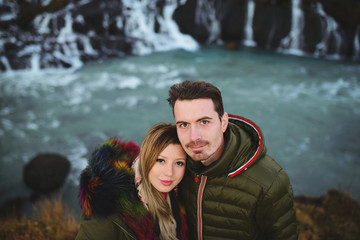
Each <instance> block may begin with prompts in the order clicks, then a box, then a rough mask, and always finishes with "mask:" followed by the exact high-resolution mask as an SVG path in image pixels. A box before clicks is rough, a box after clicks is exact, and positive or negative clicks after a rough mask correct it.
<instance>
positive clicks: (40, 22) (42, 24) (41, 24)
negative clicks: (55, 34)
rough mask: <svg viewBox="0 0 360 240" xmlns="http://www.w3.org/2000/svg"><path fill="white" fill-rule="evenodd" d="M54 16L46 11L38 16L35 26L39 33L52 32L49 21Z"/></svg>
mask: <svg viewBox="0 0 360 240" xmlns="http://www.w3.org/2000/svg"><path fill="white" fill-rule="evenodd" d="M51 18H52V14H49V13H45V14H43V15H39V16H36V18H35V19H34V26H35V27H36V29H37V31H38V33H40V34H47V33H50V28H49V22H50V20H51Z"/></svg>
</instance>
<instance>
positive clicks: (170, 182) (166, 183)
mask: <svg viewBox="0 0 360 240" xmlns="http://www.w3.org/2000/svg"><path fill="white" fill-rule="evenodd" d="M160 182H161V184H162V185H164V186H166V187H168V186H170V185H171V184H172V183H173V181H171V180H160Z"/></svg>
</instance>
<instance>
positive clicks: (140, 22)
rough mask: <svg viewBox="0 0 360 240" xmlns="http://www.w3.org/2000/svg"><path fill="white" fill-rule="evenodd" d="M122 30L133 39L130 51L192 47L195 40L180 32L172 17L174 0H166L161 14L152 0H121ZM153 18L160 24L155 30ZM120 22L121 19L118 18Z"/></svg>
mask: <svg viewBox="0 0 360 240" xmlns="http://www.w3.org/2000/svg"><path fill="white" fill-rule="evenodd" d="M123 4H124V12H123V14H124V16H125V18H126V24H125V26H124V27H125V28H124V30H125V32H126V35H127V36H128V37H131V38H134V39H136V40H137V41H136V43H135V46H134V49H133V53H134V54H138V55H144V54H148V53H151V52H153V51H167V50H171V49H176V48H183V49H185V50H189V51H192V50H196V49H197V48H198V44H197V43H196V41H195V40H194V39H193V38H191V37H190V36H188V35H184V34H182V33H180V31H179V28H178V26H177V25H176V23H175V22H174V20H173V19H172V14H173V12H174V10H175V8H176V7H177V3H176V0H171V1H167V3H166V5H165V6H164V8H163V16H161V14H158V13H157V8H156V2H155V1H152V0H143V1H134V0H124V1H123ZM155 19H156V20H157V22H158V23H159V24H160V29H159V32H155V24H156V22H155ZM119 24H120V25H123V23H121V22H119Z"/></svg>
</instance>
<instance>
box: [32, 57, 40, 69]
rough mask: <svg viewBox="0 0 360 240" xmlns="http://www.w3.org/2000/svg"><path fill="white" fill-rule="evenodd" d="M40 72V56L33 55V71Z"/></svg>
mask: <svg viewBox="0 0 360 240" xmlns="http://www.w3.org/2000/svg"><path fill="white" fill-rule="evenodd" d="M39 70H40V54H39V53H33V54H32V55H31V71H32V72H39Z"/></svg>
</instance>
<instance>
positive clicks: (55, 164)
mask: <svg viewBox="0 0 360 240" xmlns="http://www.w3.org/2000/svg"><path fill="white" fill-rule="evenodd" d="M69 171H70V162H69V160H68V159H67V158H66V157H64V156H61V155H59V154H52V153H44V154H39V155H37V156H36V157H34V158H33V159H31V160H30V161H29V162H28V163H27V164H26V165H25V167H24V171H23V177H24V182H25V184H26V186H28V187H29V188H31V189H32V190H33V191H35V192H38V193H45V194H46V193H51V192H54V191H56V190H58V189H60V188H61V186H62V185H63V184H64V181H65V179H66V177H67V175H68V174H69Z"/></svg>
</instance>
